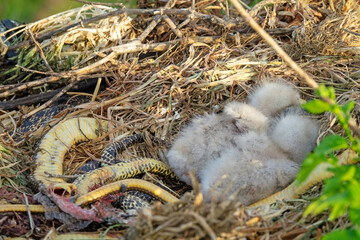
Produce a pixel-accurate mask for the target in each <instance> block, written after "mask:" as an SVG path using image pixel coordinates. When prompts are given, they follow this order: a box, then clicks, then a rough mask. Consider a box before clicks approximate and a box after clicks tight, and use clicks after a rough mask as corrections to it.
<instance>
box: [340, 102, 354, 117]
mask: <svg viewBox="0 0 360 240" xmlns="http://www.w3.org/2000/svg"><path fill="white" fill-rule="evenodd" d="M354 107H355V102H354V101H350V102H348V103H346V104H345V105H344V106H342V107H341V108H342V110H343V111H344V113H345V114H346V115H348V114H350V112H351V110H353V109H354Z"/></svg>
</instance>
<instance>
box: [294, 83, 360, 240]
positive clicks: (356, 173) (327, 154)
mask: <svg viewBox="0 0 360 240" xmlns="http://www.w3.org/2000/svg"><path fill="white" fill-rule="evenodd" d="M316 93H317V95H318V96H319V97H320V98H321V99H316V100H312V101H310V102H307V103H306V104H304V105H303V107H304V108H305V109H306V110H307V111H309V112H310V113H313V114H321V113H324V112H331V113H333V114H335V115H336V117H337V119H338V122H339V123H340V124H341V126H342V128H343V129H344V131H345V137H342V136H340V135H337V134H334V135H329V136H327V137H325V138H324V139H323V140H322V141H321V143H320V144H319V146H318V147H317V148H316V149H315V150H314V152H313V153H311V154H309V155H308V157H307V158H306V159H305V160H304V163H303V165H302V167H301V170H300V173H299V174H298V176H297V180H298V182H299V183H301V182H303V181H304V180H305V179H306V178H307V177H308V176H309V175H310V173H311V172H312V171H313V170H314V169H315V168H316V167H317V166H318V165H319V164H320V163H323V162H327V163H329V164H330V165H329V166H331V167H330V168H329V169H328V170H329V171H330V172H332V173H333V174H334V177H333V178H330V179H328V180H326V181H325V184H324V188H323V193H322V195H321V197H319V198H318V199H317V200H315V201H314V202H312V203H311V204H310V205H309V206H308V208H307V209H306V210H305V212H304V215H308V214H319V213H321V212H323V211H325V210H327V209H330V215H329V220H330V221H332V220H334V219H336V218H338V217H340V216H342V215H344V214H345V213H346V212H347V213H348V217H349V220H350V222H351V223H352V226H351V227H350V228H349V229H345V230H335V231H333V232H331V233H329V234H326V235H325V236H324V237H323V239H340V238H343V239H355V238H356V239H359V238H360V229H359V227H360V201H359V199H360V168H359V167H358V166H356V165H342V166H340V165H339V163H338V158H337V157H336V155H335V152H336V151H340V150H345V149H351V150H352V151H354V152H356V153H357V154H358V155H360V140H359V139H358V138H355V137H354V136H353V135H352V133H351V130H350V127H349V120H350V119H351V111H352V109H353V108H354V106H355V103H354V102H353V101H350V102H348V103H346V104H345V105H339V104H338V103H337V102H336V98H335V90H334V88H332V87H325V86H324V85H321V86H319V88H318V89H317V90H316ZM357 160H359V159H357Z"/></svg>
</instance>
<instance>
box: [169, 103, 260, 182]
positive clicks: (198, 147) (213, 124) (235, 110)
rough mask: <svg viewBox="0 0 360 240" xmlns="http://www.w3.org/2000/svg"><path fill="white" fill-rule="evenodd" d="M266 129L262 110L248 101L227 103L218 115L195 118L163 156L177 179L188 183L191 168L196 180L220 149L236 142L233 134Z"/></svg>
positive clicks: (216, 156)
mask: <svg viewBox="0 0 360 240" xmlns="http://www.w3.org/2000/svg"><path fill="white" fill-rule="evenodd" d="M266 128H267V118H266V117H265V116H264V115H263V114H262V113H261V112H259V111H258V110H256V109H255V108H253V107H251V106H249V105H247V104H243V103H239V102H230V103H228V104H227V105H226V106H225V108H224V112H223V113H221V114H205V115H202V116H198V117H195V118H194V119H193V120H192V121H191V122H190V124H189V125H188V126H187V127H185V128H184V129H183V130H182V131H181V133H180V134H179V136H178V137H177V138H176V139H175V140H174V142H173V144H172V147H171V148H170V150H169V152H168V153H167V156H166V157H167V159H168V161H169V165H170V166H171V167H172V168H173V170H174V172H175V173H176V175H177V176H178V177H179V178H180V180H182V181H184V182H185V183H187V184H189V185H190V184H191V180H190V177H189V173H190V171H194V173H195V176H196V177H197V179H198V180H199V178H200V172H201V171H202V170H203V169H204V168H205V167H206V166H207V165H208V164H209V163H211V162H213V161H214V160H215V159H216V158H218V157H219V156H220V152H221V151H223V149H225V148H226V147H228V146H234V145H236V143H235V141H234V137H236V136H237V135H242V134H244V133H246V132H248V131H249V130H255V131H260V130H263V129H266Z"/></svg>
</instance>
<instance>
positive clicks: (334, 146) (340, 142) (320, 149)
mask: <svg viewBox="0 0 360 240" xmlns="http://www.w3.org/2000/svg"><path fill="white" fill-rule="evenodd" d="M348 147H349V144H348V143H347V140H346V139H345V138H343V137H341V136H340V135H329V136H326V137H325V138H324V139H323V140H322V141H321V142H320V144H319V146H317V147H316V148H315V151H314V153H315V154H316V155H319V156H325V155H326V154H329V153H332V152H333V151H335V150H340V149H345V148H348Z"/></svg>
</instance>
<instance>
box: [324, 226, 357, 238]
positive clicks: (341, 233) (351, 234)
mask: <svg viewBox="0 0 360 240" xmlns="http://www.w3.org/2000/svg"><path fill="white" fill-rule="evenodd" d="M359 236H360V234H359V230H355V229H345V230H339V229H337V230H335V231H332V232H331V233H328V234H326V235H324V236H323V237H322V238H321V239H323V240H339V239H341V240H353V239H359Z"/></svg>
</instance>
